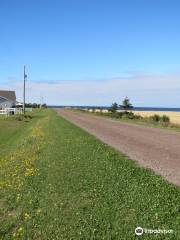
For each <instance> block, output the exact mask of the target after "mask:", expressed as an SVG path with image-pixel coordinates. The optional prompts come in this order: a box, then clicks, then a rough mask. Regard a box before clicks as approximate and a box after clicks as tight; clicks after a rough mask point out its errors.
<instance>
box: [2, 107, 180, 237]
mask: <svg viewBox="0 0 180 240" xmlns="http://www.w3.org/2000/svg"><path fill="white" fill-rule="evenodd" d="M28 124H29V125H30V126H31V127H29V128H28V129H27V128H26V127H24V130H22V135H21V136H23V139H21V144H20V145H18V146H17V145H16V142H15V143H14V145H15V146H16V147H17V149H16V150H14V151H13V152H11V153H10V154H9V155H7V156H6V157H2V158H1V162H0V165H1V174H0V180H1V181H2V182H4V183H5V186H4V185H3V187H2V188H1V220H0V234H1V238H2V239H33V240H34V239H57V240H59V239H60V240H61V239H62V240H66V239H75V240H76V239H77V240H79V239H82V240H86V239H87V240H88V239H98V240H101V239H107V240H109V239H117V240H119V239H122V240H131V239H138V237H136V236H135V234H134V229H135V228H136V227H137V226H141V227H144V228H150V229H173V230H174V233H173V234H166V235H162V234H159V235H158V234H157V235H156V236H154V235H153V234H145V235H144V236H143V239H173V240H174V239H180V226H179V222H180V201H179V200H180V188H179V187H176V186H174V185H172V184H169V183H168V182H166V181H165V180H163V179H162V178H161V177H159V176H157V175H155V174H154V173H153V172H152V171H150V170H147V169H144V168H141V167H139V166H138V165H137V164H136V163H134V162H133V161H131V160H129V159H128V158H127V157H126V156H124V155H122V154H120V153H119V152H117V151H115V150H114V149H112V148H111V147H109V146H107V145H106V144H104V143H102V142H100V141H99V140H97V139H96V138H95V137H93V136H91V135H89V134H88V133H86V132H85V131H84V130H82V129H80V128H78V127H76V126H75V125H73V124H71V123H69V122H68V121H66V120H65V119H63V118H60V117H59V116H57V114H56V113H55V112H53V111H52V110H43V111H42V112H37V113H36V118H35V119H34V120H33V119H32V120H31V121H30V122H29V123H28ZM22 128H23V126H22ZM12 132H13V131H12ZM9 134H10V132H9ZM24 134H25V136H24ZM7 148H8V146H7Z"/></svg>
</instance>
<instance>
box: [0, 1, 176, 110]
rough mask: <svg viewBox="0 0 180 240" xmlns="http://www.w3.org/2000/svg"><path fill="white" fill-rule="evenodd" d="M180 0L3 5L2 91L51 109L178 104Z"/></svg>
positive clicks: (0, 12)
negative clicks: (126, 101) (126, 100)
mask: <svg viewBox="0 0 180 240" xmlns="http://www.w3.org/2000/svg"><path fill="white" fill-rule="evenodd" d="M179 12H180V1H179V0H171V1H169V0H151V1H148V0H86V1H84V0H76V1H75V0H31V1H24V0H13V1H12V0H1V1H0V89H8V90H16V95H17V99H18V100H22V80H23V65H26V68H27V75H28V79H27V101H28V102H40V99H42V98H43V100H44V102H46V103H47V104H50V105H110V104H111V103H112V102H114V101H116V102H118V103H121V101H122V99H123V98H124V97H125V96H128V97H129V98H130V99H131V102H132V103H133V105H134V106H152V107H180V14H179Z"/></svg>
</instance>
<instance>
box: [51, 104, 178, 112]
mask: <svg viewBox="0 0 180 240" xmlns="http://www.w3.org/2000/svg"><path fill="white" fill-rule="evenodd" d="M48 107H49V108H63V107H78V108H81V109H83V108H103V109H109V108H110V107H108V106H59V105H57V106H56V105H54V106H48ZM133 110H134V111H167V112H180V108H168V107H134V108H133Z"/></svg>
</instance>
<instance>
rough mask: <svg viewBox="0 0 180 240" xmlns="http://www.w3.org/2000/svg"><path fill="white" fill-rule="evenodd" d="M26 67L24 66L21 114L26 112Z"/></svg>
mask: <svg viewBox="0 0 180 240" xmlns="http://www.w3.org/2000/svg"><path fill="white" fill-rule="evenodd" d="M26 77H27V76H26V66H24V87H23V114H24V115H25V112H26V110H25V109H26V106H25V105H26Z"/></svg>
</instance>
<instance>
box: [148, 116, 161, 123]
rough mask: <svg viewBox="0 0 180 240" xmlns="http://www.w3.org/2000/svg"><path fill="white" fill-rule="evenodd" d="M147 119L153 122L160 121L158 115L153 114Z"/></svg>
mask: <svg viewBox="0 0 180 240" xmlns="http://www.w3.org/2000/svg"><path fill="white" fill-rule="evenodd" d="M149 119H150V120H152V121H153V122H159V121H160V120H161V116H159V115H158V114H154V115H152V116H150V117H149Z"/></svg>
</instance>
